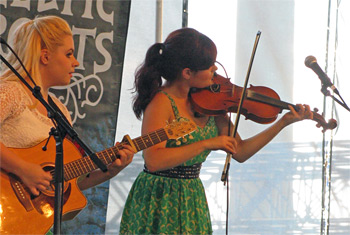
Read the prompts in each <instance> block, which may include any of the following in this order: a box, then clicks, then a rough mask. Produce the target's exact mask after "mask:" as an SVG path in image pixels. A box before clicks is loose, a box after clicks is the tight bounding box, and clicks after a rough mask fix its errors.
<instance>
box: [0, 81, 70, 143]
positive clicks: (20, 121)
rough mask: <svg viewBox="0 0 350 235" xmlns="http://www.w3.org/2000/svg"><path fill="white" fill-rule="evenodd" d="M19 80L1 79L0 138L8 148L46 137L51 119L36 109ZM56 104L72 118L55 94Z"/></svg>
mask: <svg viewBox="0 0 350 235" xmlns="http://www.w3.org/2000/svg"><path fill="white" fill-rule="evenodd" d="M25 89H26V88H25V87H23V86H22V85H21V84H20V83H19V82H13V81H11V82H10V81H6V82H0V141H1V142H2V143H3V144H4V145H5V146H6V147H11V148H29V147H32V146H34V145H37V144H38V143H40V142H41V141H43V140H45V139H47V138H48V137H49V132H50V130H51V127H53V123H52V121H51V119H49V118H48V117H47V116H44V115H43V114H41V113H40V112H39V111H38V110H37V109H35V108H34V109H31V108H29V107H28V106H30V105H32V100H31V98H30V97H29V94H28V93H27V92H26V90H25ZM52 99H53V100H54V102H55V103H56V105H57V106H58V107H59V108H60V109H61V111H62V112H63V114H64V115H65V116H66V117H67V119H68V120H69V122H71V119H70V115H69V112H68V110H67V108H66V107H65V106H64V105H63V104H62V103H61V102H60V101H59V100H58V99H57V98H55V97H52Z"/></svg>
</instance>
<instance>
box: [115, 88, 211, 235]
mask: <svg viewBox="0 0 350 235" xmlns="http://www.w3.org/2000/svg"><path fill="white" fill-rule="evenodd" d="M163 93H164V94H165V95H167V96H168V98H169V99H170V102H171V105H172V107H173V110H174V114H175V117H176V118H177V119H179V118H181V116H180V114H179V112H178V109H177V106H176V104H175V102H174V100H173V99H172V98H171V97H170V96H169V95H168V94H167V93H165V92H163ZM217 135H218V129H217V127H216V125H215V121H214V118H213V117H210V118H209V120H208V122H207V124H206V125H205V127H203V128H201V127H197V130H196V131H195V132H193V133H192V136H193V138H188V137H186V140H182V141H181V145H186V144H190V143H194V142H197V141H199V140H204V139H209V138H212V137H215V136H217ZM181 145H176V141H175V140H168V141H167V143H166V147H178V146H181ZM209 153H210V151H209V150H207V151H204V152H202V153H201V154H199V155H197V156H195V157H194V158H192V159H191V160H189V161H187V162H185V163H184V164H183V166H191V165H194V164H196V163H202V162H204V161H205V160H206V158H207V156H208V154H209ZM120 234H212V227H211V221H210V214H209V208H208V204H207V199H206V196H205V191H204V187H203V184H202V181H201V180H200V179H199V178H194V179H179V178H170V177H163V176H157V175H153V174H149V173H146V172H141V173H140V174H139V175H138V177H137V179H136V180H135V182H134V184H133V186H132V188H131V190H130V192H129V196H128V198H127V201H126V204H125V207H124V211H123V216H122V220H121V224H120Z"/></svg>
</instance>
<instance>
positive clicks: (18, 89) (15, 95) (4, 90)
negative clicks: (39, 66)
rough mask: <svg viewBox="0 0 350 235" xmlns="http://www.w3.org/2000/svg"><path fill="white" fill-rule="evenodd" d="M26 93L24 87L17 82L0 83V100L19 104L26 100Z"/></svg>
mask: <svg viewBox="0 0 350 235" xmlns="http://www.w3.org/2000/svg"><path fill="white" fill-rule="evenodd" d="M25 96H26V91H25V90H24V87H23V86H22V85H21V84H20V83H19V82H16V81H1V82H0V99H1V100H2V101H4V100H7V101H9V102H11V101H12V102H19V100H22V99H24V97H25Z"/></svg>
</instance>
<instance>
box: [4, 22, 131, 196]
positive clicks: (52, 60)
mask: <svg viewBox="0 0 350 235" xmlns="http://www.w3.org/2000/svg"><path fill="white" fill-rule="evenodd" d="M12 44H13V45H12V48H13V49H14V51H15V53H16V54H17V55H18V56H19V58H20V60H21V61H22V62H23V64H24V65H25V67H26V69H27V70H28V71H29V73H30V75H31V77H32V78H33V80H34V81H35V83H36V84H37V85H38V86H40V87H41V93H42V95H43V98H44V99H45V100H46V101H48V91H49V88H50V87H52V86H64V85H68V84H69V82H70V79H71V77H72V73H73V72H74V69H75V67H77V66H78V65H79V62H78V61H77V60H76V58H75V57H74V42H73V37H72V32H71V30H70V27H69V25H68V24H67V22H66V21H65V20H63V19H61V18H59V17H57V16H42V17H36V18H35V19H33V20H28V21H26V22H24V23H22V24H21V25H20V26H19V27H18V28H17V29H16V31H15V33H14V36H13V43H12ZM7 61H8V62H9V63H10V64H11V65H12V66H13V67H14V68H15V69H16V71H17V72H19V74H20V75H21V76H22V77H23V78H25V80H26V81H27V82H28V83H29V84H30V85H31V86H33V83H32V82H31V81H30V79H29V78H28V76H27V74H26V73H25V71H24V70H23V68H22V67H21V65H20V63H19V62H18V61H17V59H16V58H15V56H14V55H13V54H12V53H9V55H8V56H7ZM52 98H53V101H54V103H55V104H56V105H57V106H58V107H59V108H60V109H61V110H62V112H63V113H64V115H65V117H66V118H67V120H68V121H69V122H71V118H70V116H69V113H68V110H67V108H66V107H65V106H64V105H63V104H62V103H61V102H60V101H59V100H58V99H55V98H54V97H52ZM52 127H53V124H52V121H51V119H49V118H48V117H47V110H46V108H45V107H44V106H43V105H42V104H41V103H40V102H38V101H37V100H36V98H34V97H33V95H32V94H31V93H30V92H29V89H27V88H26V87H25V86H24V85H23V84H22V82H20V81H19V79H18V78H17V76H16V75H15V74H13V72H12V71H11V70H10V69H9V68H7V67H6V66H5V65H4V64H3V67H2V68H1V75H0V147H1V148H0V157H1V158H0V160H1V168H2V170H5V171H7V172H9V173H13V174H15V175H17V176H18V177H19V178H20V179H21V180H22V181H23V183H24V184H25V185H26V186H27V187H28V188H29V190H30V191H31V193H32V194H33V195H39V193H40V191H42V190H45V189H46V188H47V187H48V186H50V182H51V181H52V176H51V174H50V173H49V172H46V171H44V170H43V169H42V168H41V167H40V166H39V164H34V163H30V162H27V161H26V160H25V159H22V158H20V157H19V156H17V155H16V154H15V153H14V152H13V151H11V149H10V148H30V147H32V146H35V145H36V144H38V143H40V142H42V141H43V140H45V139H46V138H48V133H49V131H50V129H51V128H52ZM119 153H120V159H116V160H115V161H114V162H113V163H112V164H110V165H109V166H108V171H107V172H106V173H103V172H101V171H100V170H95V171H93V172H91V173H90V174H89V177H85V178H83V179H81V180H79V182H78V187H79V188H80V189H81V190H84V189H87V188H90V187H92V186H95V185H97V184H100V183H102V182H104V181H106V180H108V179H110V178H111V177H113V176H115V175H116V174H118V173H119V172H120V171H121V170H122V169H123V168H125V167H126V166H127V165H128V164H129V163H130V162H131V161H132V158H133V155H134V152H133V150H132V149H131V148H130V147H129V146H125V149H123V150H121V151H120V152H119ZM29 157H34V156H28V158H29Z"/></svg>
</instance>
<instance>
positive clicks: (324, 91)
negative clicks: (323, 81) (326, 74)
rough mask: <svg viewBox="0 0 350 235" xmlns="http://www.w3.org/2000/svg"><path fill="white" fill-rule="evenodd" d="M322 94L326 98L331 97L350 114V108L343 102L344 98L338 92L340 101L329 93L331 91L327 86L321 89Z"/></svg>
mask: <svg viewBox="0 0 350 235" xmlns="http://www.w3.org/2000/svg"><path fill="white" fill-rule="evenodd" d="M321 92H322V94H323V95H325V96H330V97H331V98H332V99H333V100H334V101H335V102H337V103H338V104H340V105H341V106H343V107H344V108H345V109H346V110H347V111H349V112H350V108H349V106H348V105H347V104H346V103H345V101H344V100H343V98H342V97H341V95H340V93H339V92H337V93H336V94H337V95H338V96H339V97H340V99H341V100H342V101H340V100H338V99H337V98H336V97H335V96H334V95H331V93H330V92H329V90H328V89H327V86H325V85H323V86H322V88H321Z"/></svg>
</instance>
